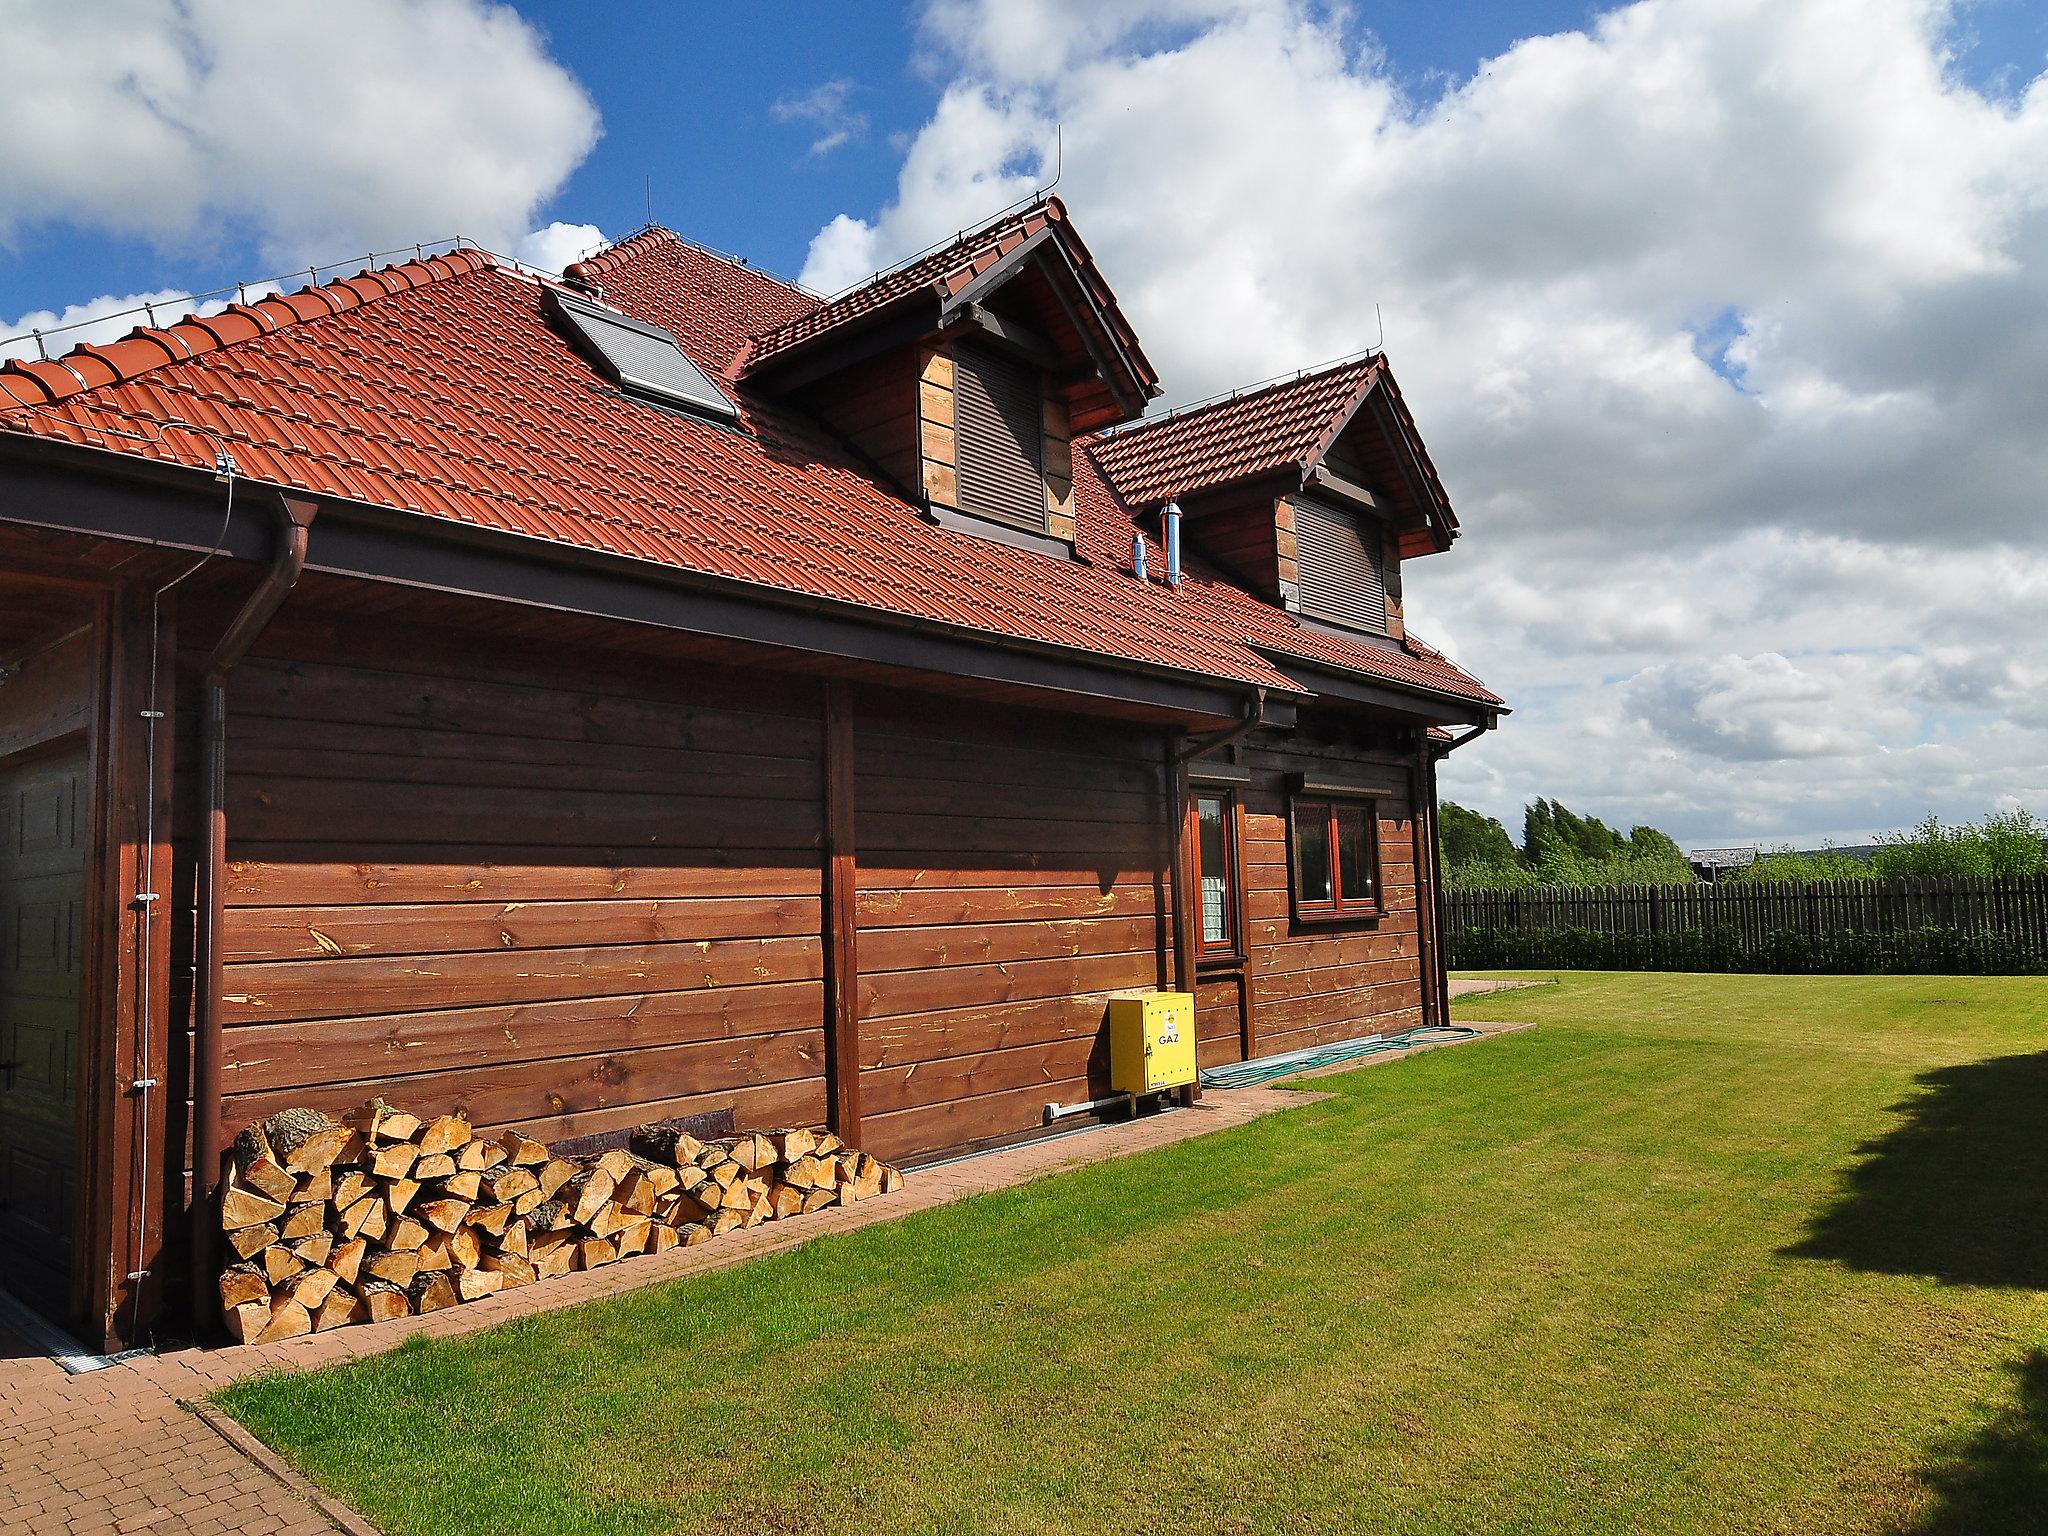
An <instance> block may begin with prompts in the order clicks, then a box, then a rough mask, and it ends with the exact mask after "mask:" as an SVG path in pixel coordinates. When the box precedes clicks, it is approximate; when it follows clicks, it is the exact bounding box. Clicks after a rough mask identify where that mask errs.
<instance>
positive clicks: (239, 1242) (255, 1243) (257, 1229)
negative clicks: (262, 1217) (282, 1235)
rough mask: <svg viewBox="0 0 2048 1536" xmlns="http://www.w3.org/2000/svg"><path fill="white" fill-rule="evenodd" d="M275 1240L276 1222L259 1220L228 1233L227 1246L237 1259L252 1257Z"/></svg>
mask: <svg viewBox="0 0 2048 1536" xmlns="http://www.w3.org/2000/svg"><path fill="white" fill-rule="evenodd" d="M276 1241H277V1224H276V1223H275V1222H268V1221H259V1222H258V1223H256V1225H254V1226H252V1227H238V1228H236V1229H235V1230H234V1231H233V1232H230V1233H229V1234H228V1246H229V1247H230V1248H232V1249H234V1250H235V1257H236V1258H238V1259H253V1258H255V1257H256V1255H257V1254H259V1253H261V1252H262V1251H263V1250H264V1249H266V1248H268V1247H269V1246H270V1245H271V1244H272V1243H274V1242H276Z"/></svg>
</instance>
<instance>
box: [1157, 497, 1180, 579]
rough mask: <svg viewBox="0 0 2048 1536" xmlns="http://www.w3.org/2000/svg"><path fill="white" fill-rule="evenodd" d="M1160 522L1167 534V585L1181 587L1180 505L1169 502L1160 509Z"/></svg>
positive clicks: (1175, 502)
mask: <svg viewBox="0 0 2048 1536" xmlns="http://www.w3.org/2000/svg"><path fill="white" fill-rule="evenodd" d="M1159 520H1160V523H1161V525H1162V526H1163V527H1164V529H1165V532H1166V584H1167V585H1168V586H1169V587H1177V586H1179V585H1180V503H1179V502H1177V501H1169V502H1168V503H1167V504H1166V505H1165V506H1164V507H1161V508H1160V509H1159Z"/></svg>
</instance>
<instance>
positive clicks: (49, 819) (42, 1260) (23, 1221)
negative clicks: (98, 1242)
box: [0, 752, 88, 1317]
mask: <svg viewBox="0 0 2048 1536" xmlns="http://www.w3.org/2000/svg"><path fill="white" fill-rule="evenodd" d="M85 778H86V774H85V759H84V755H83V753H82V752H81V753H77V754H70V753H67V754H65V755H63V756H58V757H53V756H48V755H44V756H41V757H38V758H36V759H35V760H33V761H31V762H27V763H20V764H12V765H10V764H8V763H6V762H0V1285H5V1286H6V1287H7V1289H9V1290H10V1291H12V1292H14V1293H15V1294H16V1295H17V1296H19V1297H21V1298H22V1300H24V1301H27V1302H29V1303H30V1304H31V1305H33V1306H35V1307H37V1308H38V1309H40V1310H42V1311H45V1312H48V1313H50V1314H51V1315H53V1316H58V1317H62V1316H63V1315H65V1314H66V1313H67V1312H68V1311H69V1310H70V1307H69V1296H68V1288H69V1282H70V1278H71V1263H72V1253H71V1248H72V1213H73V1211H74V1210H75V1209H76V1199H75V1196H76V1190H77V1184H78V1170H77V1166H76V1163H77V1140H76V1135H75V1128H76V1124H77V1113H78V1089H77V1083H78V1023H79V1020H78V1001H79V977H80V972H81V969H82V967H81V965H80V949H81V946H82V943H83V940H84V931H83V921H84V907H85V860H86V847H87V842H88V838H87V829H86V812H87V798H86V794H85Z"/></svg>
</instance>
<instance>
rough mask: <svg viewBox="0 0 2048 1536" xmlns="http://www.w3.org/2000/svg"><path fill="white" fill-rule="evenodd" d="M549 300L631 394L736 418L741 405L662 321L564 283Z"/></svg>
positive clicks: (594, 356) (587, 348) (580, 340)
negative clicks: (635, 314) (605, 303)
mask: <svg viewBox="0 0 2048 1536" xmlns="http://www.w3.org/2000/svg"><path fill="white" fill-rule="evenodd" d="M545 292H546V294H547V300H548V303H549V304H551V305H552V306H553V309H554V313H555V315H556V316H557V317H558V318H559V319H560V320H561V322H562V324H563V326H564V327H565V328H566V329H567V331H568V333H569V336H570V339H571V340H573V341H575V342H577V343H578V344H579V345H580V346H581V348H582V350H583V351H585V352H587V353H588V354H589V355H590V358H591V360H592V361H593V362H595V363H596V364H597V365H598V366H599V367H600V368H602V369H604V371H605V372H606V373H608V374H610V375H611V376H612V378H613V379H614V380H615V381H616V382H617V383H618V385H619V387H620V388H621V389H623V390H625V391H627V392H628V393H629V394H635V395H641V396H644V397H646V398H648V399H651V400H655V401H659V402H661V403H663V404H672V405H679V406H682V407H683V408H684V409H685V410H688V411H691V412H694V413H695V414H697V415H700V416H708V417H710V418H712V419H713V420H715V421H721V422H728V423H730V422H736V421H738V420H739V411H738V410H737V409H736V408H735V407H734V405H733V403H732V401H731V400H730V399H729V398H727V396H726V393H725V391H724V390H722V389H720V388H719V387H718V386H717V385H716V384H714V383H712V382H711V377H710V375H709V374H707V373H705V372H704V370H703V369H701V368H699V367H698V366H697V365H696V364H695V363H693V362H691V361H690V360H689V358H688V357H686V356H684V355H683V350H682V348H680V347H678V346H677V345H676V339H675V337H673V336H671V335H670V334H669V333H668V332H667V331H665V330H663V329H662V328H661V327H660V326H658V325H649V324H648V323H647V322H646V321H644V320H635V319H634V318H633V317H632V316H631V315H622V314H620V313H619V312H618V311H617V310H615V309H606V308H604V307H603V306H602V305H599V304H594V303H592V302H591V301H590V300H588V299H584V298H579V297H577V296H576V295H575V294H573V293H567V292H564V291H563V290H562V289H560V288H549V289H546V290H545Z"/></svg>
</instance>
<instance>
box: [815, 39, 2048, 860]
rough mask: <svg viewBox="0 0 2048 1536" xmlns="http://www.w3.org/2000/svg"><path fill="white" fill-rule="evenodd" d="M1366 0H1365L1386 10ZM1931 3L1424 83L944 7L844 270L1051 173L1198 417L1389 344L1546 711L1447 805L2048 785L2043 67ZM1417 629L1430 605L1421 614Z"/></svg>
mask: <svg viewBox="0 0 2048 1536" xmlns="http://www.w3.org/2000/svg"><path fill="white" fill-rule="evenodd" d="M1366 14H1367V15H1368V17H1369V13H1366ZM1956 21H1957V13H1956V12H1955V10H1954V9H1953V8H1952V7H1951V6H1950V5H1949V4H1947V3H1944V0H1642V3H1639V4H1634V5H1630V6H1627V7H1623V8H1618V9H1615V10H1611V11H1609V12H1607V13H1605V14H1603V15H1601V16H1599V17H1598V18H1597V19H1596V20H1595V21H1593V22H1592V23H1591V24H1590V25H1589V26H1588V28H1587V29H1586V30H1585V31H1583V32H1571V33H1564V34H1560V35H1557V36H1553V37H1541V38H1531V39H1527V40H1525V41H1523V42H1521V43H1518V44H1517V45H1515V46H1514V47H1513V48H1511V49H1509V50H1507V51H1506V52H1505V53H1503V54H1502V55H1501V56H1500V57H1498V58H1494V59H1491V60H1488V61H1486V62H1485V63H1484V64H1483V65H1481V66H1480V68H1479V69H1477V70H1476V71H1475V72H1474V74H1473V75H1472V77H1471V78H1470V79H1467V80H1464V81H1459V82H1453V83H1452V84H1451V85H1450V86H1449V87H1448V88H1447V89H1446V90H1444V91H1443V93H1442V94H1441V95H1440V96H1437V97H1434V98H1431V99H1428V100H1416V99H1411V98H1410V97H1408V96H1405V95H1404V94H1403V92H1402V90H1401V88H1400V87H1399V86H1398V85H1397V84H1396V82H1395V80H1394V79H1393V77H1392V76H1391V74H1390V73H1389V72H1388V70H1387V68H1386V67H1385V65H1384V62H1383V61H1382V59H1381V58H1380V56H1379V54H1378V52H1377V49H1376V46H1375V45H1374V44H1373V42H1372V40H1371V39H1370V38H1369V37H1367V36H1366V35H1364V34H1363V33H1361V32H1359V31H1358V30H1356V27H1355V24H1354V23H1353V22H1352V20H1350V19H1349V16H1348V14H1347V13H1343V12H1333V11H1330V10H1326V9H1324V8H1322V7H1310V6H1308V5H1306V4H1298V3H1294V0H1245V3H1239V4H1225V3H1221V0H1210V3H1202V0H1139V3H1132V4H1127V5H1121V6H1101V5H1096V4H1090V3H1084V0H933V3H930V4H928V6H927V8H926V11H925V26H924V38H925V49H926V52H925V57H924V59H923V61H922V62H923V64H924V66H925V67H926V68H927V69H928V70H930V71H931V72H933V73H934V74H935V75H936V76H937V77H938V78H939V79H940V80H941V81H942V82H943V94H942V97H941V100H940V103H939V106H938V108H937V110H936V112H935V114H934V116H933V118H932V120H931V121H930V122H929V123H928V124H927V125H926V126H925V128H924V130H923V131H922V132H921V133H920V134H918V135H917V137H916V138H915V139H914V140H913V141H912V143H911V144H910V146H909V148H908V150H907V151H906V153H905V157H904V162H903V166H902V169H901V173H900V177H899V183H898V189H897V194H896V197H895V198H894V200H893V201H892V202H891V203H890V204H888V205H887V206H885V207H882V208H880V209H876V210H867V211H862V210H855V211H849V212H848V213H845V214H842V215H841V216H839V217H838V218H836V219H834V220H833V221H832V222H831V223H830V224H828V225H827V226H826V227H825V228H824V229H823V230H821V231H820V233H819V235H818V237H817V239H816V240H815V241H814V242H813V245H812V249H811V253H810V260H809V262H808V263H807V265H806V268H805V278H806V280H807V281H809V282H811V283H813V284H814V285H816V286H819V287H823V288H828V289H829V288H835V287H838V286H841V285H843V284H844V283H846V282H848V281H852V280H854V279H857V278H859V277H861V276H864V275H866V273H868V272H869V271H872V270H873V269H874V268H876V267H878V266H880V265H883V264H884V263H886V262H888V261H890V260H893V259H895V258H897V257H900V256H902V255H904V254H906V253H907V252H909V251H910V250H912V249H914V248H917V247H920V246H923V245H925V244H927V243H928V242H930V241H931V240H933V239H935V238H938V237H940V236H942V235H944V234H946V233H947V232H949V231H950V230H952V229H955V228H958V227H960V226H962V225H965V224H968V223H971V222H974V221H976V220H978V219H980V218H982V217H984V216H986V215H987V214H989V213H990V212H992V211H993V210H994V209H996V208H998V207H1000V206H1001V205H1003V204H1004V203H1007V202H1010V201H1013V200H1014V199H1016V198H1018V197H1020V196H1022V195H1024V194H1026V193H1028V192H1029V191H1030V190H1031V189H1032V187H1033V186H1034V185H1038V184H1042V183H1043V182H1044V181H1045V180H1047V179H1049V177H1050V173H1051V164H1050V160H1051V147H1052V136H1053V127H1054V124H1056V123H1057V124H1060V125H1063V128H1064V134H1065V177H1064V180H1063V182H1062V184H1061V188H1060V190H1061V193H1062V195H1063V196H1065V197H1066V198H1067V200H1068V202H1069V205H1070V206H1071V207H1072V208H1073V209H1074V212H1075V216H1076V219H1077V221H1078V223H1079V226H1080V228H1081V229H1082V231H1083V233H1084V234H1085V236H1086V238H1087V239H1088V241H1089V244H1090V246H1091V248H1092V249H1093V251H1094V252H1095V255H1096V257H1097V259H1098V260H1099V261H1100V262H1101V264H1102V266H1103V268H1104V270H1105V272H1106V273H1107V275H1108V276H1109V278H1110V280H1111V282H1112V283H1113V284H1114V285H1115V286H1116V288H1117V291H1118V294H1119V296H1120V297H1121V299H1122V300H1123V303H1124V306H1125V308H1126V310H1127V311H1128V312H1129V313H1130V314H1131V316H1132V318H1133V320H1134V322H1135V323H1136V325H1137V327H1138V330H1139V333H1140V335H1141V336H1142V337H1143V338H1144V340H1145V343H1146V347H1147V350H1148V351H1149V352H1150V353H1151V355H1152V358H1153V360H1154V361H1155V362H1156V363H1157V364H1158V365H1159V366H1160V370H1161V373H1162V375H1163V376H1164V379H1165V381H1166V384H1167V386H1168V389H1169V391H1170V395H1171V397H1174V398H1181V399H1186V398H1191V397H1194V396H1197V395H1201V394H1205V393H1208V392H1210V391H1212V390H1215V389H1219V388H1225V387H1228V386H1230V385H1233V384H1236V383H1240V382H1243V381H1246V380H1249V379H1254V378H1260V377H1264V376H1267V375H1269V374H1272V373H1274V372H1277V371H1279V370H1282V369H1286V368H1292V367H1295V366H1299V365H1301V364H1303V363H1308V362H1312V361H1315V360H1318V359H1321V358H1325V357H1330V356H1334V355H1338V354H1341V353H1345V352H1348V351H1351V350H1355V349H1357V348H1359V347H1361V346H1364V345H1368V344H1370V343H1372V342H1373V341H1374V340H1375V339H1376V338H1377V328H1376V323H1375V319H1374V306H1375V305H1376V304H1377V305H1378V306H1380V309H1381V311H1382V312H1383V313H1384V315H1385V317H1386V330H1387V340H1388V346H1389V351H1390V353H1391V355H1392V357H1393V359H1394V363H1395V366H1396V367H1397V368H1398V369H1399V371H1400V374H1401V378H1402V382H1403V385H1404V388H1405V390H1406V392H1407V395H1408V398H1409V401H1410V403H1411V404H1412V405H1413V406H1414V408H1415V410H1416V414H1417V417H1418V419H1419V421H1420V423H1421V425H1422V429H1423V431H1424V433H1425V434H1426V436H1427V437H1428V439H1429V442H1430V445H1431V448H1432V450H1433V451H1434V453H1435V455H1436V458H1437V460H1438V463H1439V465H1440V467H1441V468H1442V469H1443V472H1444V474H1445V477H1446V479H1447V481H1448V483H1449V485H1450V489H1451V492H1452V496H1453V498H1454V500H1455V501H1456V502H1457V504H1458V507H1459V510H1460V513H1461V516H1462V517H1463V520H1464V522H1465V526H1466V530H1467V534H1468V537H1467V538H1466V539H1465V540H1464V541H1462V542H1461V544H1460V545H1459V546H1458V548H1457V549H1456V550H1455V551H1454V552H1453V553H1451V554H1450V555H1448V556H1443V557H1437V558H1433V559H1429V560H1425V561H1421V562H1418V563H1417V564H1416V565H1415V566H1414V568H1413V570H1412V572H1411V573H1410V576H1409V580H1408V583H1407V589H1408V595H1409V598H1410V601H1411V603H1412V604H1413V605H1414V606H1415V607H1416V609H1417V611H1418V612H1419V614H1421V615H1422V616H1423V618H1424V620H1425V621H1431V620H1436V621H1440V622H1437V623H1436V628H1437V629H1438V631H1439V633H1444V632H1448V633H1452V634H1455V635H1456V637H1457V640H1458V654H1459V656H1460V659H1461V660H1463V661H1464V662H1466V663H1467V664H1468V665H1470V666H1472V667H1473V668H1474V669H1475V670H1476V671H1477V672H1479V674H1480V675H1481V676H1483V677H1486V678H1487V679H1488V680H1489V681H1491V682H1494V683H1495V684H1496V685H1497V686H1501V687H1502V688H1503V691H1505V692H1507V693H1508V694H1509V695H1510V697H1511V699H1512V700H1513V701H1514V702H1515V703H1516V704H1517V706H1518V710H1517V714H1516V715H1515V716H1514V717H1513V718H1512V719H1511V720H1510V721H1509V722H1508V724H1507V725H1506V726H1505V728H1504V729H1503V730H1502V732H1501V733H1500V734H1499V735H1498V736H1496V737H1494V738H1491V739H1489V740H1487V741H1485V742H1482V743H1478V744H1475V745H1474V746H1472V747H1469V748H1467V749H1465V750H1464V751H1462V752H1461V753H1459V754H1458V755H1457V756H1456V757H1454V758H1453V759H1452V760H1451V765H1450V767H1449V768H1448V769H1447V772H1446V785H1447V787H1448V789H1449V792H1451V793H1453V794H1455V795H1458V796H1461V797H1469V798H1471V799H1473V800H1474V801H1475V802H1477V803H1479V804H1481V805H1483V806H1485V808H1487V809H1488V810H1490V811H1494V812H1496V813H1499V814H1503V815H1504V816H1506V817H1508V818H1510V819H1513V818H1515V817H1517V816H1518V814H1519V806H1520V804H1521V802H1522V801H1523V800H1524V799H1527V798H1530V797H1533V796H1535V795H1537V794H1551V795H1558V796H1561V797H1563V798H1564V799H1565V800H1566V801H1567V802H1568V803H1572V804H1575V805H1582V806H1583V808H1585V809H1590V810H1594V811H1597V812H1599V813H1600V814H1602V815H1604V816H1607V817H1609V819H1618V820H1620V821H1622V822H1624V823H1626V822H1631V821H1638V820H1644V819H1652V820H1655V819H1658V818H1659V817H1661V818H1662V819H1663V820H1664V821H1665V822H1666V823H1667V824H1669V825H1670V826H1671V827H1672V829H1673V830H1674V831H1676V832H1677V833H1679V835H1681V836H1689V837H1699V838H1707V839H1714V838H1720V837H1732V836H1737V835H1755V836H1763V837H1796V836H1805V835H1809V834H1818V833H1825V832H1838V833H1841V832H1848V831H1855V830H1867V829H1869V828H1873V827H1877V826H1882V825H1887V824H1891V823H1894V822H1898V821H1906V820H1912V819H1916V818H1917V817H1918V816H1919V815H1920V814H1922V813H1924V812H1925V811H1926V810H1928V809H1930V808H1932V809H1938V810H1940V811H1942V812H1943V813H1944V814H1947V815H1961V814H1977V813H1980V812H1981V811H1982V810H1983V809H1984V808H1985V807H1986V806H1988V805H1990V804H1992V803H1994V802H1999V801H2008V802H2009V801H2010V800H2012V799H2014V798H2018V799H2027V798H2029V797H2031V800H2032V803H2033V804H2034V805H2035V806H2036V807H2037V808H2044V809H2048V766H2044V765H2048V709H2044V707H2043V706H2042V705H2040V704H2039V703H2037V702H2035V701H2036V700H2038V699H2039V698H2041V697H2042V694H2041V691H2040V688H2039V686H2038V685H2039V684H2040V683H2041V682H2042V681H2043V680H2048V635H2043V633H2042V630H2043V628H2044V626H2043V625H2042V624H2041V622H2040V618H2039V615H2040V613H2041V612H2042V611H2043V609H2042V607H2041V604H2042V601H2043V599H2044V598H2048V519H2044V518H2043V512H2044V510H2048V507H2044V500H2048V492H2044V487H2048V434H2044V433H2043V432H2042V431H2041V430H2040V425H2039V417H2040V402H2041V401H2042V400H2043V399H2048V77H2044V78H2041V79H2035V80H2033V81H2032V82H2031V83H2026V84H2024V85H2023V86H2022V87H2020V88H2018V89H2015V90H2013V91H2012V92H2010V93H2009V94H2007V95H2006V96H2003V97H2001V98H1999V99H1992V98H1988V97H1986V96H1984V95H1982V94H1980V93H1979V92H1977V91H1975V90H1972V89H1971V88H1969V87H1968V86H1967V85H1966V84H1964V83H1963V82H1962V81H1961V80H1960V79H1959V78H1958V77H1957V76H1956V75H1955V74H1954V72H1953V70H1952V69H1951V68H1950V64H1949V59H1950V48H1951V41H1952V38H1953V35H1954V30H1953V29H1954V27H1955V25H1956ZM1425 632H1427V630H1425Z"/></svg>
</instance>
